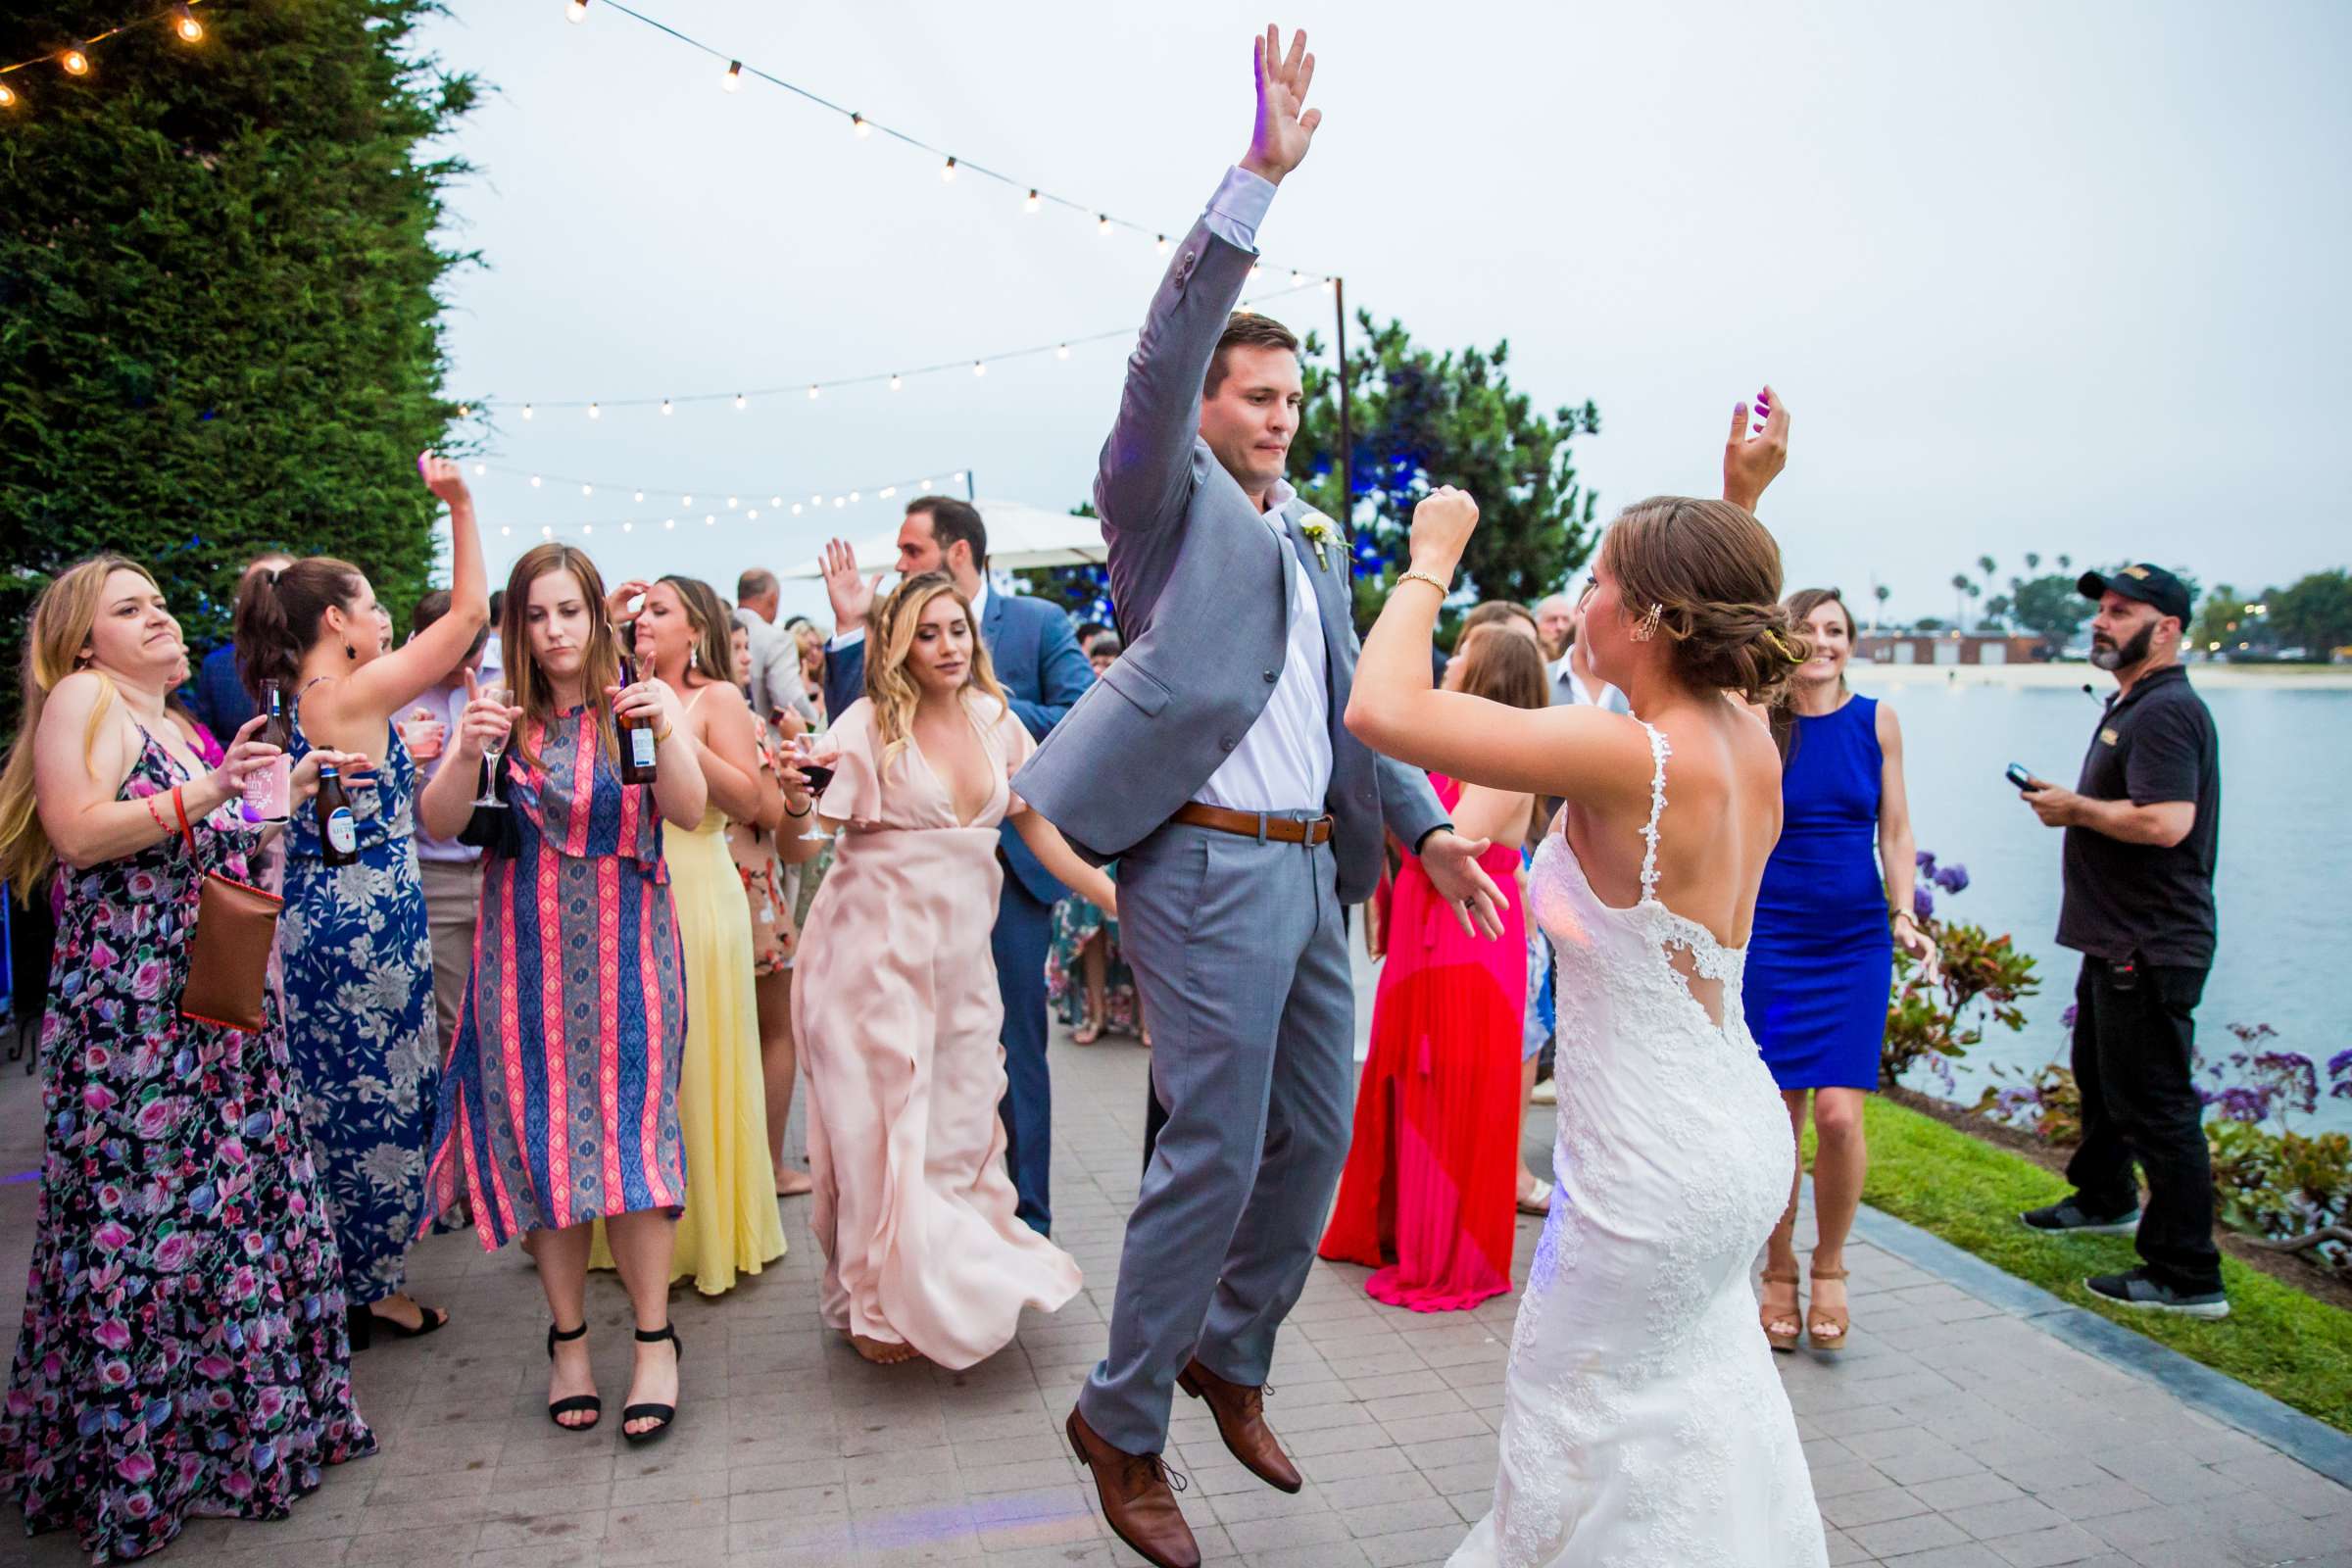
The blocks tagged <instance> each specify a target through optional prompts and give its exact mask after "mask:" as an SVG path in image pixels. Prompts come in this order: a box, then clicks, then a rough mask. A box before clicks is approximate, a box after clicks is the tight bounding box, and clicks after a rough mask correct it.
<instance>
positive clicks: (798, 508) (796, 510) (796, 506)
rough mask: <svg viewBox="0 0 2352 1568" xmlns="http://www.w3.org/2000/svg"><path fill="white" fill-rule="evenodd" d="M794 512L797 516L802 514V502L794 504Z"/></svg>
mask: <svg viewBox="0 0 2352 1568" xmlns="http://www.w3.org/2000/svg"><path fill="white" fill-rule="evenodd" d="M792 515H794V516H796V517H797V516H799V515H801V504H800V503H799V502H798V501H795V502H794V503H793V504H792Z"/></svg>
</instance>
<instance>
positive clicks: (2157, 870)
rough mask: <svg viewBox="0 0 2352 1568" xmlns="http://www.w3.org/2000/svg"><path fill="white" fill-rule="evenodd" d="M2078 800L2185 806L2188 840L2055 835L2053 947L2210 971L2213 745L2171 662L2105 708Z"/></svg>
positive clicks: (2215, 851)
mask: <svg viewBox="0 0 2352 1568" xmlns="http://www.w3.org/2000/svg"><path fill="white" fill-rule="evenodd" d="M2075 791H2076V793H2077V794H2079V795H2087V796H2089V797H2090V798H2091V799H2092V800H2095V801H2123V800H2128V801H2130V802H2131V804H2132V805H2134V806H2155V805H2159V804H2161V803H2163V802H2167V801H2194V802H2196V803H2197V815H2196V821H2195V823H2194V825H2192V826H2191V827H2190V828H2189V830H2188V837H2186V838H2184V839H2182V840H2181V841H2180V843H2179V844H2176V845H2174V846H2173V847H2172V848H2170V849H2166V848H2164V847H2162V846H2160V845H2155V844H2126V843H2124V842H2123V841H2122V840H2120V839H2111V838H2109V837H2108V836H2107V835H2106V834H2104V833H2098V832H2094V831H2092V830H2091V829H2089V828H2086V827H2070V828H2068V829H2067V830H2066V849H2065V855H2064V865H2065V883H2066V895H2065V900H2064V902H2063V903H2062V904H2061V905H2060V907H2059V911H2058V944H2059V946H2061V947H2066V948H2072V949H2074V950H2075V951H2076V952H2078V953H2086V954H2089V955H2091V956H2094V957H2100V958H2107V959H2110V960H2114V961H2117V962H2121V961H2123V960H2125V959H2128V958H2132V957H2134V956H2136V957H2137V959H2138V960H2139V961H2140V962H2142V963H2166V964H2182V965H2188V966H2193V967H2196V968H2200V969H2203V968H2210V967H2212V965H2213V944H2214V908H2213V868H2214V864H2215V862H2216V860H2217V859H2218V858H2219V852H2220V839H2221V821H2222V743H2221V738H2220V736H2219V735H2218V734H2217V733H2216V732H2215V730H2214V727H2213V713H2212V712H2211V711H2209V710H2208V709H2207V708H2206V706H2205V699H2203V698H2202V697H2199V696H2198V695H2197V694H2196V692H2195V691H2194V690H2193V689H2191V687H2190V686H2189V684H2188V671H2187V670H2185V669H2183V668H2181V667H2180V665H2179V664H2173V665H2170V666H2168V667H2166V668H2164V669H2158V670H2152V671H2150V672H2149V673H2148V674H2146V675H2144V676H2142V677H2141V678H2140V679H2139V680H2138V681H2137V682H2136V683H2135V684H2133V686H2132V688H2131V692H2130V693H2129V694H2128V695H2126V696H2122V697H2115V698H2110V699H2108V703H2107V711H2106V712H2105V713H2104V714H2103V715H2102V716H2101V717H2100V719H2099V727H2098V730H2097V732H2096V733H2095V734H2093V735H2092V736H2091V738H2090V752H2089V755H2088V756H2086V757H2084V758H2083V759H2082V780H2081V781H2080V782H2079V783H2077V784H2076V786H2075Z"/></svg>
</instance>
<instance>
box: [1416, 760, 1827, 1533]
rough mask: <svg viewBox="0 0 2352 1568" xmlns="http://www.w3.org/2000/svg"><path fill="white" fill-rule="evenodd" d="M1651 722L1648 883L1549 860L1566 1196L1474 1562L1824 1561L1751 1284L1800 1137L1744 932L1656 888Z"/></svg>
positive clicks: (1661, 805)
mask: <svg viewBox="0 0 2352 1568" xmlns="http://www.w3.org/2000/svg"><path fill="white" fill-rule="evenodd" d="M1643 728H1644V729H1645V730H1646V731H1647V732H1648V735H1649V745H1650V757H1651V768H1652V771H1651V781H1650V809H1649V817H1648V820H1647V821H1646V822H1645V823H1644V824H1643V825H1642V830H1641V831H1642V841H1643V850H1642V878H1641V888H1642V891H1641V897H1640V899H1639V901H1638V902H1636V903H1635V904H1634V905H1632V906H1631V907H1617V906H1614V905H1609V904H1604V903H1602V902H1601V900H1600V898H1599V896H1598V895H1597V894H1595V893H1594V892H1593V885H1592V882H1591V880H1590V879H1589V878H1588V877H1587V876H1586V874H1585V870H1584V867H1583V865H1582V864H1581V863H1580V862H1579V860H1578V859H1577V856H1576V852H1575V850H1574V849H1573V848H1572V847H1571V846H1570V844H1569V843H1568V840H1567V837H1566V835H1565V833H1564V832H1563V831H1560V830H1557V829H1555V830H1554V831H1553V832H1552V834H1551V835H1550V837H1549V838H1547V839H1546V840H1545V841H1544V847H1543V849H1542V850H1541V851H1540V852H1539V853H1538V854H1537V856H1536V862H1535V868H1534V873H1533V878H1532V884H1531V894H1530V908H1531V911H1532V914H1533V916H1534V918H1535V919H1536V920H1537V921H1538V922H1539V923H1540V924H1541V925H1542V927H1543V929H1544V933H1545V934H1546V935H1547V936H1548V937H1549V938H1550V939H1551V943H1552V946H1553V948H1554V950H1555V951H1556V952H1557V954H1558V956H1559V977H1558V984H1557V987H1556V995H1557V998H1558V1053H1557V1067H1556V1070H1555V1078H1556V1080H1557V1083H1558V1086H1559V1096H1558V1099H1559V1137H1558V1142H1557V1145H1556V1147H1555V1149H1554V1151H1553V1162H1554V1167H1555V1170H1554V1174H1555V1177H1556V1180H1557V1194H1558V1195H1557V1196H1556V1197H1555V1198H1554V1199H1553V1201H1552V1205H1551V1218H1550V1220H1549V1222H1548V1223H1547V1224H1546V1225H1545V1227H1544V1239H1543V1241H1542V1242H1541V1243H1540V1244H1539V1246H1538V1248H1537V1250H1536V1257H1535V1262H1534V1264H1533V1266H1532V1267H1531V1268H1530V1270H1529V1274H1528V1282H1527V1294H1526V1297H1525V1299H1524V1300H1523V1301H1522V1303H1521V1306H1520V1312H1519V1324H1518V1329H1517V1332H1516V1334H1515V1335H1514V1337H1513V1341H1512V1347H1511V1371H1510V1378H1509V1381H1508V1383H1507V1385H1506V1400H1507V1402H1506V1406H1505V1418H1504V1425H1503V1436H1502V1455H1501V1466H1500V1473H1499V1475H1498V1478H1497V1480H1496V1485H1495V1512H1494V1513H1493V1514H1492V1515H1491V1516H1490V1517H1489V1518H1488V1520H1486V1521H1485V1522H1484V1523H1482V1524H1481V1525H1480V1526H1479V1527H1478V1529H1477V1531H1476V1532H1474V1533H1473V1534H1472V1536H1471V1538H1470V1540H1469V1541H1468V1542H1467V1543H1465V1544H1464V1545H1463V1548H1462V1550H1461V1552H1460V1553H1458V1554H1457V1555H1456V1557H1455V1562H1456V1564H1459V1565H1465V1568H1470V1565H1476V1568H1484V1565H1487V1564H1507V1565H1510V1568H1538V1565H1544V1568H1550V1565H1561V1568H1565V1565H1568V1564H1576V1565H1580V1568H1582V1565H1592V1568H1637V1565H1653V1564H1661V1563H1674V1564H1677V1565H1678V1568H1757V1565H1770V1568H1784V1565H1795V1568H1812V1565H1816V1564H1820V1563H1823V1562H1825V1561H1826V1548H1825V1546H1824V1544H1823V1537H1822V1530H1821V1521H1820V1517H1819V1515H1818V1513H1817V1512H1816V1511H1815V1508H1814V1505H1813V1498H1812V1494H1811V1490H1810V1487H1809V1484H1808V1483H1807V1481H1806V1477H1805V1470H1804V1460H1803V1455H1802V1453H1801V1451H1800V1449H1799V1448H1798V1446H1797V1442H1796V1432H1795V1425H1794V1422H1793V1420H1792V1419H1791V1417H1790V1416H1789V1404H1788V1399H1787V1397H1786V1396H1784V1395H1783V1394H1782V1392H1781V1388H1780V1383H1779V1380H1778V1378H1777V1377H1776V1376H1775V1374H1774V1372H1773V1369H1772V1366H1771V1355H1770V1352H1769V1350H1767V1348H1765V1344H1764V1339H1763V1335H1762V1333H1761V1332H1760V1331H1759V1330H1758V1328H1757V1326H1756V1320H1755V1297H1754V1294H1753V1293H1752V1291H1750V1290H1749V1289H1748V1286H1747V1268H1748V1264H1749V1261H1750V1260H1751V1259H1752V1258H1753V1257H1754V1256H1755V1254H1756V1251H1757V1250H1758V1248H1759V1247H1761V1245H1762V1244H1763V1241H1764V1238H1765V1236H1766V1235H1767V1234H1768V1233H1769V1232H1770V1231H1771V1229H1772V1226H1773V1224H1774V1222H1775V1221H1776V1220H1777V1219H1778V1218H1779V1217H1780V1213H1781V1210H1782V1208H1783V1206H1784V1205H1785V1204H1786V1203H1787V1201H1788V1198H1789V1183H1790V1181H1791V1180H1792V1178H1793V1176H1794V1162H1795V1149H1794V1146H1793V1142H1792V1140H1791V1139H1790V1137H1789V1118H1788V1115H1787V1113H1786V1111H1785V1110H1784V1109H1783V1107H1782V1104H1781V1100H1780V1095H1779V1092H1778V1091H1777V1089H1776V1088H1775V1087H1774V1085H1773V1081H1772V1076H1771V1074H1770V1072H1769V1071H1768V1070H1767V1069H1766V1068H1765V1066H1764V1063H1763V1060H1762V1059H1761V1057H1760V1056H1759V1055H1758V1054H1757V1051H1756V1044H1755V1040H1754V1038H1753V1037H1752V1036H1750V1035H1749V1033H1748V1031H1747V1025H1746V1022H1745V1020H1744V1019H1743V1018H1742V1016H1741V1009H1740V977H1741V972H1742V969H1743V967H1744V964H1745V960H1746V951H1745V949H1743V948H1736V947H1728V946H1726V945H1725V944H1723V943H1721V942H1719V941H1717V940H1716V938H1715V936H1714V934H1713V933H1712V932H1710V931H1709V930H1708V929H1707V928H1706V927H1705V926H1703V925H1701V924H1699V923H1698V922H1697V921H1695V920H1691V919H1689V918H1687V917H1686V916H1684V915H1681V914H1678V913H1676V912H1675V911H1674V910H1673V909H1670V908H1668V907H1666V905H1665V904H1664V903H1663V902H1661V901H1660V900H1659V898H1658V896H1657V885H1658V866H1657V857H1658V841H1659V830H1660V824H1661V822H1662V820H1663V818H1664V814H1665V807H1666V771H1667V769H1666V764H1667V760H1668V759H1669V757H1670V756H1671V753H1672V748H1671V747H1669V746H1668V744H1667V741H1666V737H1665V736H1663V735H1662V734H1660V733H1659V732H1658V731H1657V730H1656V729H1654V728H1651V727H1650V726H1648V725H1646V724H1645V725H1643Z"/></svg>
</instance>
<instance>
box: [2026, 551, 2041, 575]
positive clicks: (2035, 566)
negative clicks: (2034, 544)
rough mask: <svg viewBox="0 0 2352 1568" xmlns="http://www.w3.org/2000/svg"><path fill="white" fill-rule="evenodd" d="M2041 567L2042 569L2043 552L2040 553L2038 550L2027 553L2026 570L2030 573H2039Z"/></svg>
mask: <svg viewBox="0 0 2352 1568" xmlns="http://www.w3.org/2000/svg"><path fill="white" fill-rule="evenodd" d="M2040 567H2041V552H2040V551H2038V550H2029V551H2027V552H2026V569H2027V570H2028V571H2037V570H2039V569H2040Z"/></svg>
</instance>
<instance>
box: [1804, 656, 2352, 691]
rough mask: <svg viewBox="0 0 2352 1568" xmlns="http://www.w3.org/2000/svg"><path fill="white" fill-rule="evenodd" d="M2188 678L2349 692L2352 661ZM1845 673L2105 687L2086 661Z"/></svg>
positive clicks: (2231, 668) (2206, 669)
mask: <svg viewBox="0 0 2352 1568" xmlns="http://www.w3.org/2000/svg"><path fill="white" fill-rule="evenodd" d="M2188 676H2189V679H2190V680H2192V681H2195V682H2196V683H2197V684H2198V685H2200V686H2212V687H2222V686H2291V687H2293V688H2295V689H2296V690H2298V691H2352V664H2339V665H2336V666H2334V667H2332V668H2326V669H2315V668H2312V667H2310V666H2308V665H2305V666H2300V667H2294V668H2285V669H2279V668H2265V667H2263V666H2262V665H2259V664H2191V665H2190V666H2189V669H2188ZM1850 678H1851V679H1852V680H1853V682H1854V683H1855V684H1856V685H1859V686H1947V685H1948V686H2012V687H2024V686H2038V687H2053V686H2054V687H2061V688H2063V687H2072V686H2081V685H2082V684H2083V683H2084V682H2088V683H2089V684H2090V685H2091V687H2092V689H2093V690H2096V691H2101V692H2103V691H2105V690H2106V689H2108V687H2109V686H2110V684H2111V683H2110V681H2109V679H2108V677H2107V676H2106V675H2105V674H2104V673H2102V672H2101V671H2099V670H2097V669H2094V668H2093V667H2091V666H2090V665H2088V664H1865V663H1859V662H1857V663H1855V664H1854V665H1853V666H1852V668H1851V671H1850Z"/></svg>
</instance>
